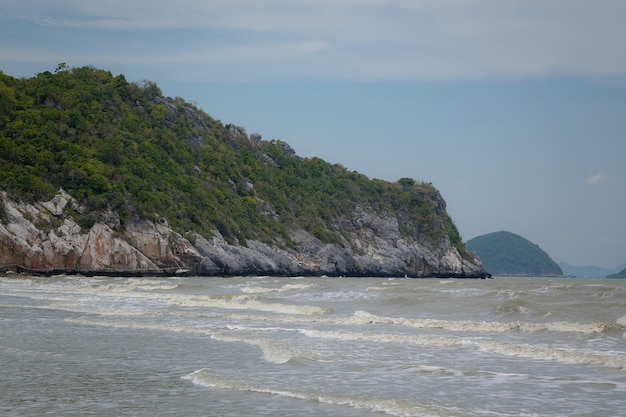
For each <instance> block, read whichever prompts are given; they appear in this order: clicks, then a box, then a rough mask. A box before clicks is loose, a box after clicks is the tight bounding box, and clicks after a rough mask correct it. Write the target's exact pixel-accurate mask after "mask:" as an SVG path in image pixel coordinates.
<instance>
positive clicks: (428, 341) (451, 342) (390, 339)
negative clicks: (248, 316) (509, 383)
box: [298, 329, 463, 346]
mask: <svg viewBox="0 0 626 417" xmlns="http://www.w3.org/2000/svg"><path fill="white" fill-rule="evenodd" d="M298 331H299V332H300V333H301V334H303V335H305V336H307V337H313V338H318V339H331V340H341V341H367V342H375V343H398V344H412V345H421V346H457V345H460V344H462V343H463V341H462V340H461V339H452V338H442V337H432V336H406V335H399V334H379V333H357V332H344V331H336V330H310V329H299V330H298Z"/></svg>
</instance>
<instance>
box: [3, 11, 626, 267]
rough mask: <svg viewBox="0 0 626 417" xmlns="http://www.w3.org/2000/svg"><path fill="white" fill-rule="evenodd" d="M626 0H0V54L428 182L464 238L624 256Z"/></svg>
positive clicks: (373, 173)
mask: <svg viewBox="0 0 626 417" xmlns="http://www.w3.org/2000/svg"><path fill="white" fill-rule="evenodd" d="M624 22H626V2H625V1H623V0H540V1H539V0H537V1H534V0H509V1H502V0H176V1H161V0H123V1H122V0H99V1H97V2H95V1H84V0H29V1H24V0H0V39H1V40H0V70H2V71H3V72H5V73H7V74H9V75H13V76H19V77H30V76H32V75H35V74H37V73H39V72H42V71H46V70H50V71H53V70H54V69H55V68H56V66H57V64H58V63H60V62H66V63H67V64H68V65H70V66H73V67H76V66H83V65H93V66H96V67H99V68H103V69H107V70H110V71H111V72H113V73H114V74H118V73H122V74H124V75H125V76H126V78H127V79H128V80H129V81H140V80H144V79H148V80H151V81H155V82H157V84H158V85H159V86H160V87H161V89H162V90H163V92H164V93H165V94H166V95H169V96H179V97H183V98H185V99H186V100H188V101H192V102H194V103H196V104H197V105H198V106H199V107H201V108H202V109H204V110H205V111H206V112H207V113H209V114H211V115H212V116H213V117H215V118H217V119H220V120H222V121H223V122H224V123H234V124H238V125H241V126H243V127H245V128H246V130H247V131H248V132H249V133H253V132H258V133H260V134H261V135H262V136H263V138H265V139H272V138H277V139H283V140H285V141H286V142H288V143H290V144H291V145H292V146H293V147H294V148H295V149H296V152H297V153H298V154H300V155H301V156H305V157H306V156H319V157H322V158H324V159H326V160H327V161H329V162H333V163H340V164H342V165H344V166H346V167H347V168H349V169H351V170H356V171H359V172H362V173H364V174H366V175H368V176H370V177H376V178H382V179H386V180H390V181H395V180H397V179H398V178H401V177H413V178H415V179H418V180H423V181H428V182H432V183H433V184H434V185H435V186H436V187H437V188H438V189H439V190H440V191H441V192H442V194H443V196H444V198H445V199H446V201H447V202H448V212H449V213H450V214H451V216H452V218H453V219H454V221H455V223H456V224H457V226H458V228H459V230H460V232H461V235H462V236H463V238H464V239H465V240H467V239H471V238H473V237H475V236H478V235H481V234H485V233H489V232H495V231H498V230H507V231H510V232H513V233H517V234H520V235H522V236H523V237H525V238H527V239H529V240H531V241H533V242H535V243H537V244H538V245H539V246H540V247H541V248H542V249H544V250H545V251H546V252H548V254H549V255H550V256H551V257H552V258H553V259H554V260H556V261H557V262H559V261H565V262H568V263H570V264H573V265H588V264H595V265H599V266H604V267H615V266H617V265H619V264H622V263H625V262H626V217H625V215H626V41H625V40H626V25H624Z"/></svg>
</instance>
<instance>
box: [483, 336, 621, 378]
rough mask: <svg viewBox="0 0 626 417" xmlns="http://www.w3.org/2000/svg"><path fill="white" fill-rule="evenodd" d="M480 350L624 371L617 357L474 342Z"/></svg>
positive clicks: (538, 347) (572, 350)
mask: <svg viewBox="0 0 626 417" xmlns="http://www.w3.org/2000/svg"><path fill="white" fill-rule="evenodd" d="M474 343H475V344H476V345H477V346H478V347H479V348H480V349H481V350H483V351H487V352H490V353H497V354H500V355H506V356H518V357H524V358H528V359H536V360H549V361H556V362H561V363H568V364H579V365H594V366H603V367H607V368H613V369H618V370H621V371H626V358H625V357H622V356H617V355H610V354H599V353H592V352H586V351H581V350H574V349H562V348H551V347H544V346H537V345H524V344H516V343H508V342H501V341H499V342H492V341H478V342H474Z"/></svg>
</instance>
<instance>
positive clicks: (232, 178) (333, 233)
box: [0, 64, 467, 255]
mask: <svg viewBox="0 0 626 417" xmlns="http://www.w3.org/2000/svg"><path fill="white" fill-rule="evenodd" d="M253 136H254V135H253ZM258 139H260V138H258V137H254V138H249V137H248V135H247V134H246V133H245V131H244V130H243V129H242V128H239V127H237V126H233V125H224V124H222V123H221V122H220V121H219V120H215V119H213V118H211V117H210V116H209V115H207V114H206V113H204V112H203V111H201V110H199V109H198V108H196V107H195V106H193V105H191V104H189V103H187V102H185V101H184V100H183V99H181V98H174V99H172V98H167V97H163V96H162V93H161V90H160V89H159V87H158V86H157V85H156V84H154V83H152V82H148V81H145V82H142V83H130V82H128V81H126V79H125V77H124V76H123V75H118V76H114V75H113V74H111V73H110V72H108V71H104V70H99V69H95V68H91V67H82V68H73V69H70V68H68V67H67V66H66V65H65V64H60V65H59V66H58V67H57V69H56V71H55V72H54V73H51V72H49V71H46V72H43V73H41V74H38V75H36V76H35V77H33V78H29V79H18V78H14V77H11V76H8V75H6V74H4V73H2V72H0V187H1V188H2V189H4V190H7V191H9V192H10V193H11V194H12V195H13V196H15V197H17V198H21V199H24V200H29V201H36V200H41V199H47V198H49V197H51V196H52V195H53V194H54V193H56V192H57V191H58V189H59V188H63V189H65V190H66V191H67V192H69V193H70V194H71V195H72V196H74V197H75V198H77V199H78V200H79V202H80V204H82V205H83V206H84V207H85V208H86V212H85V213H84V215H83V216H82V218H81V219H78V221H79V223H80V224H81V225H82V226H84V227H89V225H91V224H93V223H94V222H96V221H98V219H99V217H98V216H99V215H100V214H99V213H101V212H102V211H103V210H105V209H111V210H114V211H115V212H117V213H118V214H119V217H120V220H121V223H122V225H123V224H124V222H126V221H127V220H128V219H130V218H131V217H132V216H140V217H144V218H150V219H153V220H155V221H162V219H166V220H167V221H168V222H169V224H170V225H171V226H172V227H173V228H174V230H176V231H178V232H180V233H183V234H184V233H186V232H187V231H195V232H198V233H200V234H204V235H210V234H211V233H212V231H213V230H215V229H217V230H219V231H220V233H222V235H223V236H224V237H225V238H226V239H228V240H229V241H231V242H239V243H241V244H245V242H246V239H258V240H261V241H265V242H269V243H274V244H279V245H283V246H287V247H295V243H294V242H292V241H290V239H289V233H288V232H289V230H291V229H292V228H294V227H302V228H304V229H306V230H308V231H310V232H311V233H313V234H314V235H316V236H317V237H318V238H319V239H321V240H322V241H324V242H328V243H336V242H340V241H342V240H343V237H342V235H341V230H339V229H338V227H337V226H336V219H339V218H342V217H349V216H350V214H351V213H352V212H353V210H354V209H355V207H356V206H357V205H359V206H362V207H368V208H371V209H372V210H374V211H376V212H378V213H395V214H396V215H397V217H398V219H399V221H400V224H401V230H402V232H403V233H404V234H405V235H406V236H407V237H412V238H414V239H420V240H423V241H430V242H438V241H439V240H440V239H441V238H442V237H443V236H448V237H449V238H450V240H451V241H452V242H453V244H454V245H455V246H456V247H457V248H458V249H459V251H460V252H461V253H462V254H465V255H467V253H466V252H465V248H464V246H463V243H462V241H461V238H460V236H459V233H458V230H457V229H456V227H455V226H454V224H453V222H452V221H451V219H450V218H449V216H448V215H447V214H446V212H445V202H443V200H442V199H441V196H440V195H439V192H438V191H437V190H436V189H435V188H434V187H433V186H432V185H430V184H426V183H421V182H417V181H414V180H412V179H407V178H403V179H401V180H399V181H398V182H397V183H389V182H386V181H381V180H376V179H369V178H367V177H366V176H364V175H362V174H359V173H357V172H353V171H348V170H347V169H346V168H344V167H343V166H341V165H336V164H335V165H333V164H329V163H327V162H325V161H323V160H321V159H319V158H299V157H297V156H296V155H295V153H294V152H293V150H291V148H290V147H289V146H288V145H287V144H285V143H284V142H282V141H278V140H272V141H261V140H258Z"/></svg>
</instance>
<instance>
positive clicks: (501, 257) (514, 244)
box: [465, 231, 563, 276]
mask: <svg viewBox="0 0 626 417" xmlns="http://www.w3.org/2000/svg"><path fill="white" fill-rule="evenodd" d="M465 246H466V247H467V249H468V250H471V251H475V252H476V253H478V256H479V257H480V259H481V260H482V262H483V266H484V268H485V270H486V271H487V272H489V273H491V274H493V275H508V276H560V275H563V271H562V270H561V268H560V267H559V266H558V265H557V263H556V262H554V261H553V260H552V259H551V258H550V256H548V254H547V253H546V252H544V251H543V250H542V249H541V248H539V246H537V245H536V244H534V243H532V242H530V241H529V240H527V239H524V238H523V237H521V236H519V235H516V234H514V233H511V232H504V231H500V232H495V233H488V234H486V235H482V236H477V237H475V238H474V239H471V240H469V241H468V242H467V243H466V244H465Z"/></svg>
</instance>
